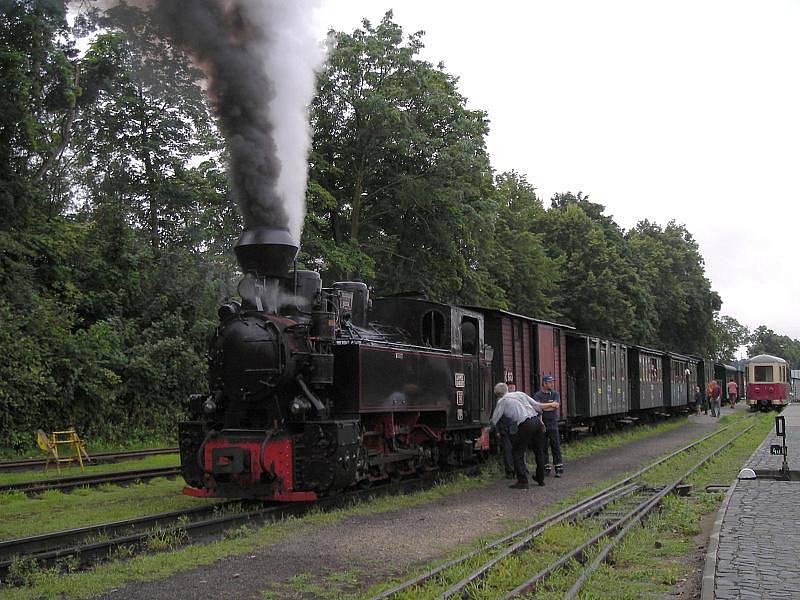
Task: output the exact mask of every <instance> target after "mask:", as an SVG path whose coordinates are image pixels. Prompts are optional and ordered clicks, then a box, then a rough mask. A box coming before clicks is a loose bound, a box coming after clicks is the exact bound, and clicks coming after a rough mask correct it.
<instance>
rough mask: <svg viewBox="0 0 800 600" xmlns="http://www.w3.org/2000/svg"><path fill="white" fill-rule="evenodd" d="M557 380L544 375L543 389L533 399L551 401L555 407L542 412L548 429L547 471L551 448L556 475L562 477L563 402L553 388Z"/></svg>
mask: <svg viewBox="0 0 800 600" xmlns="http://www.w3.org/2000/svg"><path fill="white" fill-rule="evenodd" d="M554 386H555V380H554V379H553V376H552V375H545V376H544V377H542V389H540V390H539V391H538V392H536V393H535V394H534V395H533V399H534V400H536V401H537V402H539V403H540V404H545V403H549V404H550V405H551V406H552V407H553V408H545V409H544V412H543V413H542V421H544V426H545V429H546V433H545V436H546V437H545V442H544V460H545V461H546V462H547V466H546V467H545V468H544V469H545V473H547V474H548V475H549V474H550V458H549V454H550V453H549V452H548V447H547V446H548V444H549V446H550V448H549V450H551V451H552V452H553V466H555V470H556V477H561V475H562V474H563V473H564V458H563V457H562V456H561V437H560V435H559V432H558V410H557V409H558V406H559V404H561V396H560V394H559V393H558V392H557V391H555V389H553V388H554Z"/></svg>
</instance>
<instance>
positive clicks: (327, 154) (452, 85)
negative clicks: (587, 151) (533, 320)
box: [0, 0, 800, 447]
mask: <svg viewBox="0 0 800 600" xmlns="http://www.w3.org/2000/svg"><path fill="white" fill-rule="evenodd" d="M333 37H334V38H335V42H336V44H335V47H334V48H333V49H332V50H331V53H330V57H329V61H328V64H327V67H326V68H325V70H324V72H323V73H321V74H320V77H319V93H318V95H317V97H316V99H315V101H314V103H313V105H312V107H311V120H312V124H313V126H314V132H315V133H314V140H313V149H312V154H311V156H310V160H309V165H310V171H309V173H310V180H309V185H308V194H307V200H308V213H307V217H306V225H305V230H304V235H303V239H302V249H301V257H300V258H301V260H302V262H303V263H304V264H305V265H306V266H307V267H309V268H314V269H317V270H319V271H320V272H321V273H322V274H323V277H324V279H325V281H326V283H330V282H332V281H334V280H336V279H342V278H349V277H353V276H358V277H361V278H363V279H364V280H365V281H367V282H368V283H369V284H370V285H371V286H372V287H373V289H374V291H375V293H377V294H383V293H393V292H398V291H401V290H412V289H413V290H420V291H424V292H425V293H427V294H428V295H429V296H430V297H431V298H433V299H438V300H443V301H453V302H463V303H469V304H483V305H489V306H494V307H499V308H504V309H508V310H512V311H515V312H520V313H525V314H530V315H534V316H539V317H542V318H548V319H557V320H561V321H564V322H567V323H571V324H574V325H576V326H577V327H579V328H580V329H583V330H588V331H593V332H598V333H601V334H605V335H610V336H614V337H616V338H621V339H626V340H630V341H633V342H639V343H643V344H648V345H653V346H658V347H665V348H670V349H674V350H677V351H683V352H696V353H702V354H706V353H709V354H715V355H717V356H718V357H719V358H730V357H731V354H732V353H733V351H735V348H736V347H737V346H738V345H740V344H742V343H743V342H744V341H745V340H746V339H747V333H748V332H747V331H746V329H743V328H742V327H741V326H740V325H739V324H738V323H736V322H735V320H733V319H730V318H729V317H725V318H721V317H719V315H718V311H719V309H720V306H721V301H720V298H719V296H718V295H717V294H716V293H715V292H714V291H713V290H712V289H711V287H710V284H709V281H708V279H707V278H706V276H705V273H704V265H703V259H702V256H701V255H700V253H699V249H698V247H697V243H696V242H695V241H694V239H693V238H692V236H691V234H690V233H689V232H688V231H687V230H686V228H685V227H683V226H682V225H680V224H677V223H672V222H671V223H669V224H667V225H666V226H659V225H656V224H653V223H649V222H646V221H645V222H642V223H640V224H639V225H638V226H637V227H635V228H634V229H632V230H631V231H627V232H625V231H623V230H622V229H621V228H620V227H619V226H618V225H617V224H616V223H615V222H614V220H613V219H612V218H611V217H609V216H607V215H606V214H605V211H604V207H603V206H601V205H599V204H596V203H593V202H590V201H589V200H588V198H587V197H586V196H584V195H582V194H577V195H574V194H571V193H564V194H559V195H557V196H556V197H555V198H553V199H552V200H551V202H550V204H549V206H548V207H545V205H544V203H543V202H542V199H540V198H539V197H538V196H537V194H536V192H535V189H534V186H533V185H532V184H531V183H530V182H528V181H527V180H526V178H525V177H524V176H523V175H521V174H519V173H516V172H510V173H500V174H497V173H494V172H493V170H492V168H491V165H490V161H489V157H488V155H487V153H486V146H485V140H486V134H487V131H488V118H487V115H486V114H485V113H483V112H481V111H479V110H472V109H468V108H467V106H466V103H467V102H466V98H464V97H463V96H462V95H461V94H460V93H459V91H458V87H457V83H458V81H457V78H456V77H454V76H453V75H451V74H449V73H448V72H447V71H446V70H445V68H444V66H443V65H432V64H430V63H428V62H426V61H424V60H421V59H420V57H419V52H420V49H421V48H422V34H421V33H415V34H412V35H410V36H406V35H404V33H403V31H402V29H401V27H400V26H399V25H398V24H396V23H395V22H394V21H393V18H392V15H391V13H388V14H387V15H386V16H385V17H384V19H383V20H382V21H381V22H380V23H378V24H377V25H372V24H370V23H368V22H366V21H365V22H364V23H363V26H362V27H361V28H360V29H357V30H355V31H354V32H352V33H343V32H338V33H335V34H334V36H333ZM79 38H80V39H85V40H89V45H88V48H86V49H85V50H83V51H82V52H78V50H77V48H76V43H77V40H78V39H79ZM197 79H198V74H197V72H195V71H194V69H193V68H192V66H191V64H190V63H189V61H187V59H186V58H185V57H184V56H183V55H182V54H181V52H180V51H178V50H176V49H174V48H171V47H169V45H168V44H166V43H165V42H164V40H162V39H160V38H159V36H158V32H157V31H155V30H154V28H153V27H152V24H151V22H150V20H149V18H148V15H147V14H146V13H143V12H141V11H140V10H138V9H135V8H132V7H130V6H128V5H126V4H124V3H122V4H120V5H119V6H118V7H117V8H116V9H113V10H111V11H109V12H107V13H105V14H99V13H89V14H84V15H82V16H81V17H80V18H79V19H78V20H77V21H75V23H74V24H72V25H70V24H68V22H67V18H66V14H65V10H64V4H63V2H61V1H58V0H50V1H49V2H43V1H34V0H11V1H8V2H3V3H2V14H1V15H0V217H1V219H0V322H1V323H2V326H0V430H1V431H2V439H1V440H0V445H2V446H7V447H8V446H11V447H22V446H28V445H30V444H31V443H32V440H33V437H32V432H33V431H34V430H35V429H36V428H37V427H42V428H44V429H51V428H63V427H65V426H68V425H75V426H76V427H78V428H79V429H80V431H81V433H82V434H84V435H86V436H89V437H92V436H103V437H105V438H107V439H110V440H113V439H120V438H123V437H130V436H131V435H133V436H146V435H149V434H151V433H152V432H157V433H158V432H169V431H171V430H172V429H173V427H174V420H175V417H176V415H177V414H178V413H179V411H180V410H181V403H182V401H183V400H184V399H185V398H186V397H187V396H188V394H189V393H192V392H202V391H203V385H204V384H203V381H204V370H205V358H204V357H205V346H206V340H207V336H208V335H209V333H210V332H212V331H213V328H214V322H215V308H216V305H217V303H218V302H219V301H221V300H222V299H224V298H226V297H228V296H229V295H230V294H231V293H232V289H233V288H232V286H231V283H232V282H233V281H235V279H236V267H235V264H234V261H233V256H232V252H231V247H232V243H233V241H234V240H235V238H236V236H237V235H238V233H239V231H240V228H241V218H240V216H239V214H238V212H237V210H236V208H235V206H234V205H233V204H232V202H231V200H230V195H229V194H228V186H227V182H226V180H225V174H224V170H225V167H224V165H225V154H224V149H223V148H221V143H220V137H219V135H218V134H217V132H216V129H215V123H214V121H213V118H212V117H211V114H210V110H209V107H208V103H207V101H206V99H205V98H204V97H203V94H202V92H201V89H200V87H199V86H197V85H196V81H197ZM759 332H760V337H757V338H754V340H757V341H754V342H753V344H754V348H758V349H759V350H760V349H765V350H768V351H769V350H771V349H772V348H773V346H771V345H770V343H771V341H770V340H773V338H775V337H776V336H775V334H773V333H772V332H767V331H763V332H762V331H761V329H759V330H757V333H759ZM768 334H769V335H768ZM780 343H783V344H784V345H783V346H780V347H779V349H778V350H775V351H776V353H783V354H784V355H786V356H787V358H789V357H790V356H789V354H790V351H789V346H788V345H787V344H788V342H786V343H784V342H780ZM793 343H795V344H796V342H793ZM792 347H794V346H792ZM784 348H786V349H787V350H786V351H785V352H783V351H782V350H783V349H784ZM791 356H792V359H794V355H793V354H792V355H791ZM797 358H798V359H800V355H798V356H797Z"/></svg>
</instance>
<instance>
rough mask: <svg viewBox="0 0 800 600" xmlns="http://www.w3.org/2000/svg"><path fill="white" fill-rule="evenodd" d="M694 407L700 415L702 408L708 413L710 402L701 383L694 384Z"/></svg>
mask: <svg viewBox="0 0 800 600" xmlns="http://www.w3.org/2000/svg"><path fill="white" fill-rule="evenodd" d="M694 407H695V410H696V411H697V414H698V415H699V414H700V411H701V410H702V411H703V413H704V414H708V404H707V403H706V399H705V396H704V395H703V390H702V389H700V386H699V385H696V386H694Z"/></svg>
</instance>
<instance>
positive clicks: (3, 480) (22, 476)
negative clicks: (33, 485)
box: [0, 453, 181, 485]
mask: <svg viewBox="0 0 800 600" xmlns="http://www.w3.org/2000/svg"><path fill="white" fill-rule="evenodd" d="M180 464H181V461H180V456H179V455H178V454H177V453H175V454H157V455H155V456H147V457H145V458H136V459H131V460H123V461H121V462H118V463H104V464H99V465H88V466H87V467H86V468H85V469H84V470H83V471H81V470H80V467H78V466H77V465H73V466H71V467H68V468H64V467H62V468H61V474H59V473H58V472H57V471H56V470H55V467H53V466H52V465H50V468H49V469H48V470H47V473H45V472H44V471H43V470H42V469H35V470H30V471H11V472H9V473H2V472H0V485H11V484H12V483H20V482H23V481H50V480H53V479H58V478H59V477H79V476H81V475H100V474H105V473H121V472H124V471H140V470H142V469H157V468H159V467H177V466H179V465H180Z"/></svg>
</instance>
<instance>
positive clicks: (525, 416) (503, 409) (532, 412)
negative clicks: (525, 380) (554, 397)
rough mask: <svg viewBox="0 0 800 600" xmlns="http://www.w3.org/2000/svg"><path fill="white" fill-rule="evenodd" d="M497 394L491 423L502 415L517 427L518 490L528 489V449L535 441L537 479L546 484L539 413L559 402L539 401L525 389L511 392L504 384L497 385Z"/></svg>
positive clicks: (515, 449) (516, 471) (514, 486)
mask: <svg viewBox="0 0 800 600" xmlns="http://www.w3.org/2000/svg"><path fill="white" fill-rule="evenodd" d="M494 395H495V396H496V397H497V398H499V400H498V401H497V405H496V406H495V409H494V412H493V413H492V419H491V426H492V427H497V423H498V422H499V421H500V419H501V418H503V417H507V418H508V419H509V420H510V421H511V422H512V423H514V424H515V425H516V426H517V433H516V435H515V436H514V440H513V443H512V447H511V454H512V457H513V459H514V471H515V473H516V475H517V482H516V483H515V484H514V485H512V486H511V487H512V488H515V489H528V464H527V463H526V461H525V449H526V448H528V447H529V446H530V445H531V443H533V447H534V452H535V454H536V481H537V482H538V483H539V485H544V456H543V452H542V450H543V446H544V444H543V442H544V436H545V429H544V424H543V423H542V420H541V418H540V417H539V415H540V414H541V413H542V411H543V410H544V409H547V408H557V407H558V403H557V402H547V403H540V402H537V401H536V400H534V399H533V398H531V397H530V396H528V394H526V393H524V392H509V391H508V386H507V385H506V384H505V383H498V384H497V385H496V386H494Z"/></svg>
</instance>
